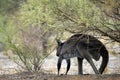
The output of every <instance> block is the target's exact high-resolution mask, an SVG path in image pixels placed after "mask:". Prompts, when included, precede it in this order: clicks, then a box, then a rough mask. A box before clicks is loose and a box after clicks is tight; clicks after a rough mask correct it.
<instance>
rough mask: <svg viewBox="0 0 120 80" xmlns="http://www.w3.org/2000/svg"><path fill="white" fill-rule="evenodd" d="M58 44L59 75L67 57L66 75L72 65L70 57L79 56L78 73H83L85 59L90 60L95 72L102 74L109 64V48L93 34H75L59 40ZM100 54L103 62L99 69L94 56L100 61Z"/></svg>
mask: <svg viewBox="0 0 120 80" xmlns="http://www.w3.org/2000/svg"><path fill="white" fill-rule="evenodd" d="M57 44H58V45H57V52H56V56H58V57H59V58H58V63H57V69H58V75H59V71H60V68H61V63H62V60H63V59H66V62H67V70H66V73H65V74H66V75H67V73H68V71H69V69H70V65H71V61H70V58H73V57H77V60H78V74H80V75H83V67H82V64H83V59H86V60H87V61H88V63H89V64H90V65H91V66H92V68H93V70H94V72H95V74H102V73H103V71H104V70H105V68H106V66H107V64H108V61H109V54H108V51H107V49H106V48H105V46H104V45H103V43H102V42H100V41H99V40H98V39H97V38H95V37H93V36H91V35H87V34H75V35H73V36H71V37H70V38H68V40H66V41H65V42H61V41H60V40H57ZM100 56H101V57H102V63H101V66H100V68H99V70H97V68H96V66H95V65H94V63H93V60H92V58H93V59H94V60H96V61H98V60H99V59H100Z"/></svg>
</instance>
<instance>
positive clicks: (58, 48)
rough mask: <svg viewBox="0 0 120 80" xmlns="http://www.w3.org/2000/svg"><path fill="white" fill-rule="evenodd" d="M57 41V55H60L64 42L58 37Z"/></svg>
mask: <svg viewBox="0 0 120 80" xmlns="http://www.w3.org/2000/svg"><path fill="white" fill-rule="evenodd" d="M56 42H57V49H56V50H57V51H56V56H60V53H61V49H62V46H63V44H64V43H62V42H61V41H60V40H59V39H56Z"/></svg>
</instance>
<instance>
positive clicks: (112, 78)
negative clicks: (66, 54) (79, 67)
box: [0, 72, 120, 80]
mask: <svg viewBox="0 0 120 80" xmlns="http://www.w3.org/2000/svg"><path fill="white" fill-rule="evenodd" d="M0 80H120V74H104V75H95V74H92V75H61V76H58V75H54V74H44V73H28V72H24V73H17V74H11V75H0Z"/></svg>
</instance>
